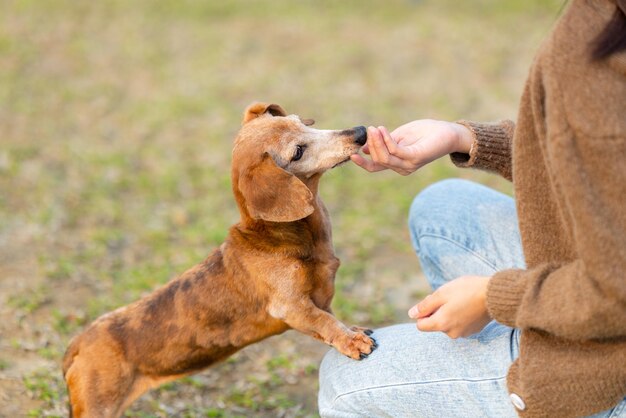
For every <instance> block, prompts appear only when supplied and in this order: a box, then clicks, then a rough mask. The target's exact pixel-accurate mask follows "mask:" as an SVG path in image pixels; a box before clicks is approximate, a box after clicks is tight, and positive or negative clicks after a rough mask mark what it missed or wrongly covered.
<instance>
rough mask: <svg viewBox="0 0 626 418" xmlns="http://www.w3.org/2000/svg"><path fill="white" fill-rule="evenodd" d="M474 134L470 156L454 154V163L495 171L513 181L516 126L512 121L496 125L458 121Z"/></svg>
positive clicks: (452, 156) (458, 165)
mask: <svg viewBox="0 0 626 418" xmlns="http://www.w3.org/2000/svg"><path fill="white" fill-rule="evenodd" d="M456 123H458V124H460V125H463V126H465V127H466V128H468V129H469V130H470V131H472V133H473V134H474V142H473V144H472V147H471V149H470V152H469V154H464V153H460V152H453V153H452V154H450V158H451V159H452V162H453V163H454V164H455V165H456V166H457V167H473V168H479V169H483V170H487V171H495V172H496V173H499V174H501V175H502V176H503V177H505V178H507V179H509V180H511V177H512V174H511V173H512V169H511V166H512V161H511V143H512V142H513V132H514V130H515V124H514V123H513V122H511V121H510V120H504V121H500V122H496V123H477V122H470V121H465V120H461V121H457V122H456Z"/></svg>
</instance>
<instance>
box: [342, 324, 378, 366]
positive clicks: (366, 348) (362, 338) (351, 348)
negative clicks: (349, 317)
mask: <svg viewBox="0 0 626 418" xmlns="http://www.w3.org/2000/svg"><path fill="white" fill-rule="evenodd" d="M353 328H360V327H353ZM355 331H356V332H355ZM371 333H372V331H371V330H369V329H365V328H362V329H359V330H353V331H352V332H350V334H348V335H346V336H345V338H342V339H341V342H340V343H339V344H333V345H334V346H335V348H336V349H337V350H338V351H339V352H340V353H342V354H344V355H346V356H348V357H350V358H352V359H354V360H363V359H364V358H366V357H367V356H369V355H370V354H372V352H373V351H374V350H375V349H376V347H378V344H377V343H376V341H375V340H374V339H373V338H371V337H369V336H368V334H371Z"/></svg>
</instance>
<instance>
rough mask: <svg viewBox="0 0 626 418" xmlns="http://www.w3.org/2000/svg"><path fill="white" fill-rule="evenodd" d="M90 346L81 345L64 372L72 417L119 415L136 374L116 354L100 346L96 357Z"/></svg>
mask: <svg viewBox="0 0 626 418" xmlns="http://www.w3.org/2000/svg"><path fill="white" fill-rule="evenodd" d="M105 347H106V346H105ZM90 348H92V347H81V350H80V351H79V352H78V353H77V354H76V355H75V356H74V359H73V361H72V363H71V365H70V366H69V367H68V369H67V371H66V374H65V381H66V383H67V391H68V395H69V400H70V411H71V414H70V415H71V416H72V417H73V418H81V417H83V418H85V417H89V418H116V417H119V416H120V415H121V414H122V413H123V408H124V407H126V406H127V405H128V404H129V403H130V402H128V400H127V399H128V397H129V395H130V394H131V393H130V392H131V390H132V388H133V386H134V380H135V376H134V375H135V373H134V371H133V370H132V368H131V367H130V365H128V363H126V362H124V361H123V359H120V358H119V355H116V354H117V353H114V352H109V351H110V350H107V349H106V348H104V347H100V348H99V350H98V351H97V356H95V355H94V353H91V352H90V350H89V349H90ZM82 349H85V350H84V351H83V350H82ZM120 360H122V361H120ZM137 396H138V395H137Z"/></svg>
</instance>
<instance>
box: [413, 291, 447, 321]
mask: <svg viewBox="0 0 626 418" xmlns="http://www.w3.org/2000/svg"><path fill="white" fill-rule="evenodd" d="M444 303H445V300H444V299H443V298H441V296H440V295H439V293H438V292H435V293H431V294H430V295H428V296H426V297H425V298H424V299H423V300H422V301H421V302H420V303H418V304H417V309H418V311H419V316H418V318H423V317H426V316H430V315H432V314H434V313H435V312H436V311H437V310H438V309H439V308H440V307H441V305H443V304H444Z"/></svg>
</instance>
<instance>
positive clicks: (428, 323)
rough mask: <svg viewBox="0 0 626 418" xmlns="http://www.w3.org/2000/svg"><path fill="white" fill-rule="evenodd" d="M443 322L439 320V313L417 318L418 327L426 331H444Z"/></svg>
mask: <svg viewBox="0 0 626 418" xmlns="http://www.w3.org/2000/svg"><path fill="white" fill-rule="evenodd" d="M443 328H444V327H443V324H442V323H441V321H440V320H439V315H437V314H435V315H431V316H428V317H426V318H420V319H418V320H417V329H419V330H420V331H424V332H433V331H443V332H446V330H445V329H443Z"/></svg>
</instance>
